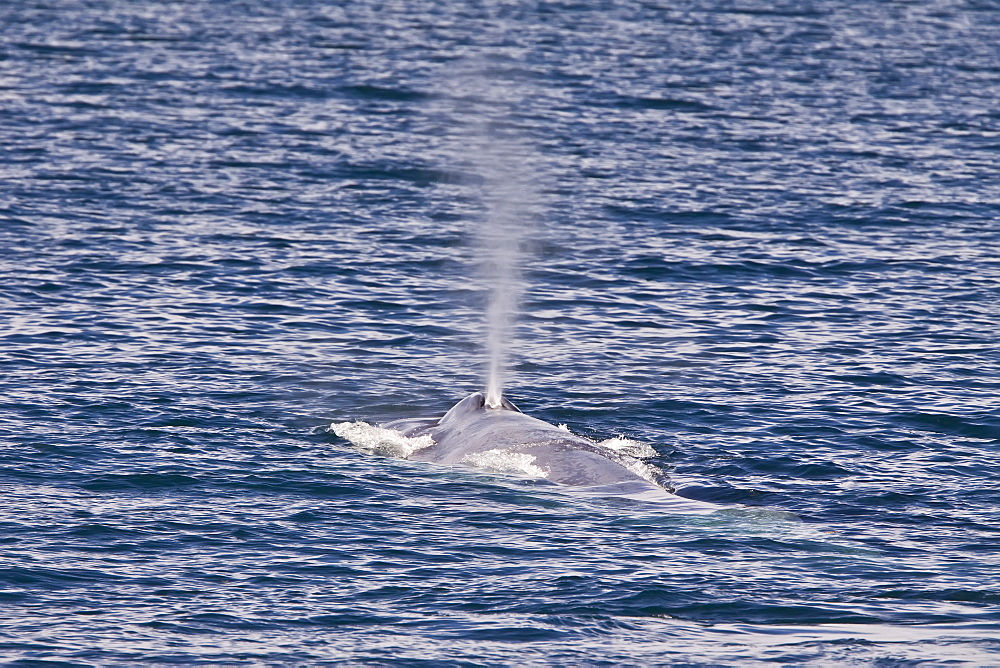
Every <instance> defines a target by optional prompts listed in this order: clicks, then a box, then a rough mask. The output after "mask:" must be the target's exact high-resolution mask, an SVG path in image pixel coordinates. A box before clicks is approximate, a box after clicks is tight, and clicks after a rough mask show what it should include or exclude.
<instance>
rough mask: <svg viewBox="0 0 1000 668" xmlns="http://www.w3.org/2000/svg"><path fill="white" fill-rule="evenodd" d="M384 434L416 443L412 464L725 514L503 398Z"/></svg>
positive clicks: (629, 459)
mask: <svg viewBox="0 0 1000 668" xmlns="http://www.w3.org/2000/svg"><path fill="white" fill-rule="evenodd" d="M344 424H346V423H344ZM383 427H384V428H386V429H391V430H394V431H395V432H398V433H400V434H402V435H403V436H404V437H406V438H407V439H419V440H417V441H413V442H415V443H417V445H416V446H414V447H412V448H410V449H409V450H408V451H406V452H401V453H400V454H402V455H403V456H405V457H406V458H407V459H411V460H419V461H427V462H434V463H438V464H444V465H464V466H471V467H473V468H479V469H484V470H488V471H494V472H511V473H518V474H520V475H526V476H530V477H535V478H544V479H546V480H549V481H551V482H553V483H557V484H559V485H566V486H570V487H573V488H576V489H577V490H580V491H584V492H586V493H589V494H594V495H602V496H603V495H610V496H618V497H628V498H633V499H638V500H642V501H645V502H654V503H658V504H666V505H669V506H670V507H671V508H672V509H674V510H678V511H681V512H695V513H704V512H712V511H715V510H719V509H721V508H722V507H723V506H717V505H715V504H710V503H704V502H700V501H694V500H691V499H685V498H683V497H679V496H677V495H675V494H672V493H671V492H670V491H669V490H668V489H667V480H666V477H665V476H664V475H663V474H662V473H661V472H659V470H658V469H656V468H654V467H652V466H649V465H647V464H645V463H644V462H643V461H642V460H640V459H638V458H636V457H633V456H630V455H629V454H626V453H625V452H621V451H619V450H616V449H614V448H612V447H608V446H606V445H602V444H599V443H596V442H594V441H591V440H588V439H586V438H583V437H580V436H576V435H574V434H571V433H570V432H569V431H568V430H566V429H564V428H561V427H556V426H555V425H551V424H549V423H548V422H545V421H543V420H539V419H537V418H533V417H530V416H528V415H525V414H524V413H522V412H521V411H520V410H518V409H517V408H516V407H515V406H514V405H513V404H512V403H510V402H509V401H508V400H507V399H505V398H504V399H502V401H501V405H500V406H498V407H497V408H490V407H488V406H487V405H486V399H485V397H484V396H483V394H482V393H481V392H476V393H474V394H471V395H469V396H468V397H466V398H465V399H463V400H461V401H460V402H458V403H457V404H455V406H453V407H452V408H451V410H449V411H448V412H447V413H446V414H445V415H444V417H442V418H441V419H439V420H426V419H425V420H399V421H396V422H390V423H387V424H385V425H383ZM334 431H336V429H335V430H334ZM337 433H338V435H341V436H344V435H345V434H344V433H341V432H337ZM346 437H347V438H348V439H349V440H353V439H351V438H350V436H346Z"/></svg>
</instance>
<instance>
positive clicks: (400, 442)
mask: <svg viewBox="0 0 1000 668" xmlns="http://www.w3.org/2000/svg"><path fill="white" fill-rule="evenodd" d="M330 431H332V432H333V433H334V434H336V435H337V436H339V437H341V438H343V439H347V440H348V441H350V442H351V443H352V444H354V445H355V446H357V447H358V448H360V449H361V450H363V451H365V452H370V453H372V454H379V455H389V456H391V457H402V458H403V459H406V458H407V457H409V456H410V455H412V454H413V453H414V452H417V451H418V450H423V449H424V448H429V447H430V446H432V445H434V439H432V438H431V437H430V436H427V435H424V436H417V437H416V438H408V437H406V436H403V435H402V434H401V433H399V432H398V431H396V430H395V429H386V428H385V427H377V426H375V425H373V424H368V423H367V422H361V421H360V420H359V421H357V422H335V423H333V424H331V425H330Z"/></svg>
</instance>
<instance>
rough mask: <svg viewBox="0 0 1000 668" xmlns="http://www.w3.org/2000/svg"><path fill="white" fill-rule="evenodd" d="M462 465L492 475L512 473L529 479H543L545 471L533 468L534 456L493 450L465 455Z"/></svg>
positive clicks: (536, 467)
mask: <svg viewBox="0 0 1000 668" xmlns="http://www.w3.org/2000/svg"><path fill="white" fill-rule="evenodd" d="M462 463H463V464H470V465H472V466H475V467H476V468H479V469H483V470H484V471H492V472H494V473H514V474H518V475H525V476H528V477H529V478H544V477H545V475H546V471H545V470H544V469H542V468H541V467H538V466H535V456H534V455H529V454H526V453H523V452H509V451H507V450H502V449H495V450H485V451H483V452H477V453H475V454H471V455H466V456H465V457H464V458H463V459H462Z"/></svg>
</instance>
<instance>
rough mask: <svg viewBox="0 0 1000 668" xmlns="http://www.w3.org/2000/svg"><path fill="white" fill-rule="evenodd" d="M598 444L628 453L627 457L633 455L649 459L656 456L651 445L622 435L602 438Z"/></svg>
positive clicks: (624, 453) (637, 457)
mask: <svg viewBox="0 0 1000 668" xmlns="http://www.w3.org/2000/svg"><path fill="white" fill-rule="evenodd" d="M598 445H599V446H601V447H603V448H607V449H609V450H614V451H615V452H620V453H622V454H623V455H628V456H629V457H635V458H636V459H649V458H650V457H655V456H656V450H654V449H653V447H652V446H650V445H647V444H646V443H641V442H639V441H634V440H632V439H631V438H625V437H624V436H616V437H614V438H609V439H606V440H603V441H601V442H599V443H598Z"/></svg>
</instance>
